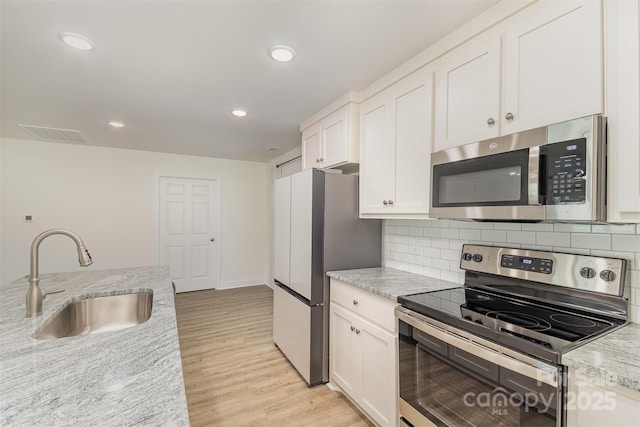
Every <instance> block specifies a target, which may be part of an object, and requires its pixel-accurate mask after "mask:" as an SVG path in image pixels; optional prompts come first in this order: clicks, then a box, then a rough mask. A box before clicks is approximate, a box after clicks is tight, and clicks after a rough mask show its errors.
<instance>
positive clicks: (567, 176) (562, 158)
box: [542, 138, 587, 205]
mask: <svg viewBox="0 0 640 427" xmlns="http://www.w3.org/2000/svg"><path fill="white" fill-rule="evenodd" d="M586 154H587V140H586V139H585V138H581V139H575V140H572V141H563V142H558V143H555V144H548V145H545V146H544V147H542V155H543V156H544V157H545V158H546V161H545V164H546V170H547V173H546V183H547V188H546V195H547V201H546V202H547V203H546V204H548V205H559V204H565V203H584V202H585V198H586V194H587V193H586V180H587V176H586V173H585V170H586V167H585V162H586Z"/></svg>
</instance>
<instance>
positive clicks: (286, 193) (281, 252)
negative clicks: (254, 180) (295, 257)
mask: <svg viewBox="0 0 640 427" xmlns="http://www.w3.org/2000/svg"><path fill="white" fill-rule="evenodd" d="M273 194H274V196H273V198H274V200H273V204H274V225H273V245H274V249H273V263H274V265H273V275H274V278H275V279H276V280H277V281H279V282H280V283H283V284H285V285H287V286H289V282H290V280H289V261H290V259H289V251H290V248H291V176H285V177H283V178H278V179H276V180H275V182H274V184H273Z"/></svg>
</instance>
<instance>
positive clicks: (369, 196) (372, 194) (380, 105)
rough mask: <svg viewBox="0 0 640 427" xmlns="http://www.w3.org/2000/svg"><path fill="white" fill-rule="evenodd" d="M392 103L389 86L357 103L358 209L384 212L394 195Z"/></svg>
mask: <svg viewBox="0 0 640 427" xmlns="http://www.w3.org/2000/svg"><path fill="white" fill-rule="evenodd" d="M392 106H393V104H392V103H391V101H390V99H389V89H387V90H385V91H382V92H380V93H379V94H377V95H375V96H373V97H371V98H369V99H368V100H366V101H365V102H363V103H362V104H361V105H360V213H361V214H379V213H385V212H386V208H387V207H388V205H385V204H384V203H383V202H384V201H388V200H389V199H391V200H393V199H394V198H395V193H394V192H395V142H394V140H393V134H392V132H391V127H392V126H393V122H392V120H393V111H392Z"/></svg>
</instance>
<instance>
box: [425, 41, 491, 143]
mask: <svg viewBox="0 0 640 427" xmlns="http://www.w3.org/2000/svg"><path fill="white" fill-rule="evenodd" d="M500 43H501V41H500V36H499V35H497V34H493V33H491V34H487V35H483V36H479V37H477V38H475V39H473V40H471V41H469V42H467V43H465V44H463V45H462V46H460V47H458V48H457V49H455V50H453V51H451V52H450V53H448V54H447V55H445V56H444V57H443V58H442V60H441V62H440V65H439V67H438V72H437V74H438V77H437V86H436V97H437V104H436V123H435V131H436V134H435V135H436V136H435V144H434V149H435V151H439V150H443V149H446V148H451V147H457V146H460V145H463V144H466V143H469V142H475V141H481V140H484V139H488V138H493V137H496V136H498V135H499V132H500V129H499V127H500V126H499V124H500V116H499V114H500V50H501V49H500Z"/></svg>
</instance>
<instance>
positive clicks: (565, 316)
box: [398, 287, 624, 352]
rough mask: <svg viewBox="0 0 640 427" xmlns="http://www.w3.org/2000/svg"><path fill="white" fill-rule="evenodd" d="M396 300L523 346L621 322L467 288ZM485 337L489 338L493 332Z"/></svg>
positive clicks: (557, 347) (558, 346)
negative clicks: (521, 343)
mask: <svg viewBox="0 0 640 427" xmlns="http://www.w3.org/2000/svg"><path fill="white" fill-rule="evenodd" d="M398 302H399V303H400V304H401V305H402V306H403V307H405V308H408V309H410V310H413V311H416V312H418V313H420V314H423V315H425V316H428V317H432V318H435V319H437V320H440V321H442V322H444V323H447V324H451V323H454V324H453V326H456V327H459V328H461V329H466V330H471V331H473V332H475V333H478V334H480V335H485V334H482V330H483V329H485V328H488V329H489V330H491V331H495V332H498V333H499V334H500V335H504V336H508V337H509V338H516V339H517V340H522V341H525V342H527V346H529V345H530V344H537V345H539V346H542V347H545V348H546V349H548V350H551V351H556V352H560V351H561V350H562V349H563V348H566V347H569V346H571V344H572V343H575V342H577V341H580V340H585V339H588V338H589V337H592V336H594V335H597V334H600V333H602V332H605V331H606V330H608V329H611V328H614V327H616V326H618V325H621V324H623V323H624V321H623V320H620V319H609V318H606V319H605V318H598V317H593V316H591V315H589V314H587V313H582V312H577V311H576V312H571V311H566V310H564V309H561V308H558V307H554V306H553V305H551V304H543V303H539V302H534V301H529V300H524V299H518V298H513V297H509V296H505V295H502V294H498V293H493V292H490V291H486V290H481V289H477V288H472V287H459V288H453V289H447V290H443V291H436V292H426V293H421V294H414V295H407V296H401V297H398ZM485 336H487V337H488V338H492V337H494V336H495V333H491V334H486V335H485ZM517 340H515V341H514V342H515V343H516V347H517Z"/></svg>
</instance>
